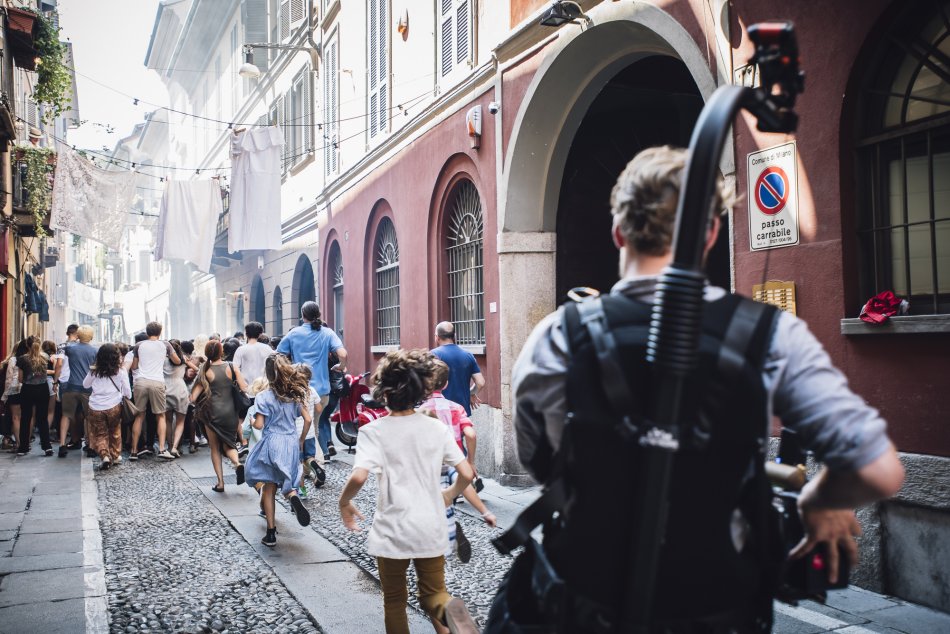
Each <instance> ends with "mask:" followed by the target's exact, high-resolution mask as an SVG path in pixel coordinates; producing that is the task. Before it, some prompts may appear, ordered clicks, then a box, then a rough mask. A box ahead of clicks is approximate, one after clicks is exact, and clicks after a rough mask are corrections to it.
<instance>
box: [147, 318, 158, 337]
mask: <svg viewBox="0 0 950 634" xmlns="http://www.w3.org/2000/svg"><path fill="white" fill-rule="evenodd" d="M145 334H146V335H148V336H149V337H158V336H160V335H161V334H162V325H161V324H160V323H158V322H157V321H150V322H148V323H147V324H145Z"/></svg>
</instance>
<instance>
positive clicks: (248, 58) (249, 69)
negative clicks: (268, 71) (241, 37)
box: [238, 46, 261, 79]
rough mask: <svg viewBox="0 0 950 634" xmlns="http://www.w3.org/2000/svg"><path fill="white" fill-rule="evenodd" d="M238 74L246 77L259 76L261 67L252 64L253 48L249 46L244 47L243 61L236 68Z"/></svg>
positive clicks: (254, 77) (253, 77)
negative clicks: (239, 66)
mask: <svg viewBox="0 0 950 634" xmlns="http://www.w3.org/2000/svg"><path fill="white" fill-rule="evenodd" d="M238 75H240V76H241V77H247V78H248V79H257V78H258V77H260V76H261V69H260V68H258V67H257V66H255V65H254V49H252V48H251V47H250V46H245V47H244V63H243V64H241V68H239V69H238Z"/></svg>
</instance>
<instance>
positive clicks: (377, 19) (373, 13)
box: [366, 0, 389, 138]
mask: <svg viewBox="0 0 950 634" xmlns="http://www.w3.org/2000/svg"><path fill="white" fill-rule="evenodd" d="M368 1H369V23H368V24H367V27H366V28H367V38H366V40H367V42H368V43H369V51H368V52H369V107H368V108H367V110H368V111H369V136H370V138H373V137H376V136H377V135H380V134H382V133H384V132H386V130H387V129H388V127H389V28H388V27H389V0H368Z"/></svg>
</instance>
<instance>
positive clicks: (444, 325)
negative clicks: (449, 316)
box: [435, 321, 455, 341]
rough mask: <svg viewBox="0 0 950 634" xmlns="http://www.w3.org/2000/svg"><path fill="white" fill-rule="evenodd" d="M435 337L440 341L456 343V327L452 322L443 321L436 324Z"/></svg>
mask: <svg viewBox="0 0 950 634" xmlns="http://www.w3.org/2000/svg"><path fill="white" fill-rule="evenodd" d="M435 336H436V337H438V338H439V339H448V340H450V341H455V326H453V325H452V322H451V321H441V322H439V323H438V324H436V327H435Z"/></svg>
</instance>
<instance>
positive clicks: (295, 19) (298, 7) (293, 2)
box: [290, 0, 307, 32]
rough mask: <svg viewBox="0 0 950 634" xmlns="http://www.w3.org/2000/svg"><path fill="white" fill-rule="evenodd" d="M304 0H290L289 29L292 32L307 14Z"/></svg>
mask: <svg viewBox="0 0 950 634" xmlns="http://www.w3.org/2000/svg"><path fill="white" fill-rule="evenodd" d="M305 7H306V3H305V2H304V0H290V31H291V32H293V31H295V30H296V29H297V27H298V26H300V24H301V23H302V22H303V21H304V17H305V16H306V15H307V10H306V8H305Z"/></svg>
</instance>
